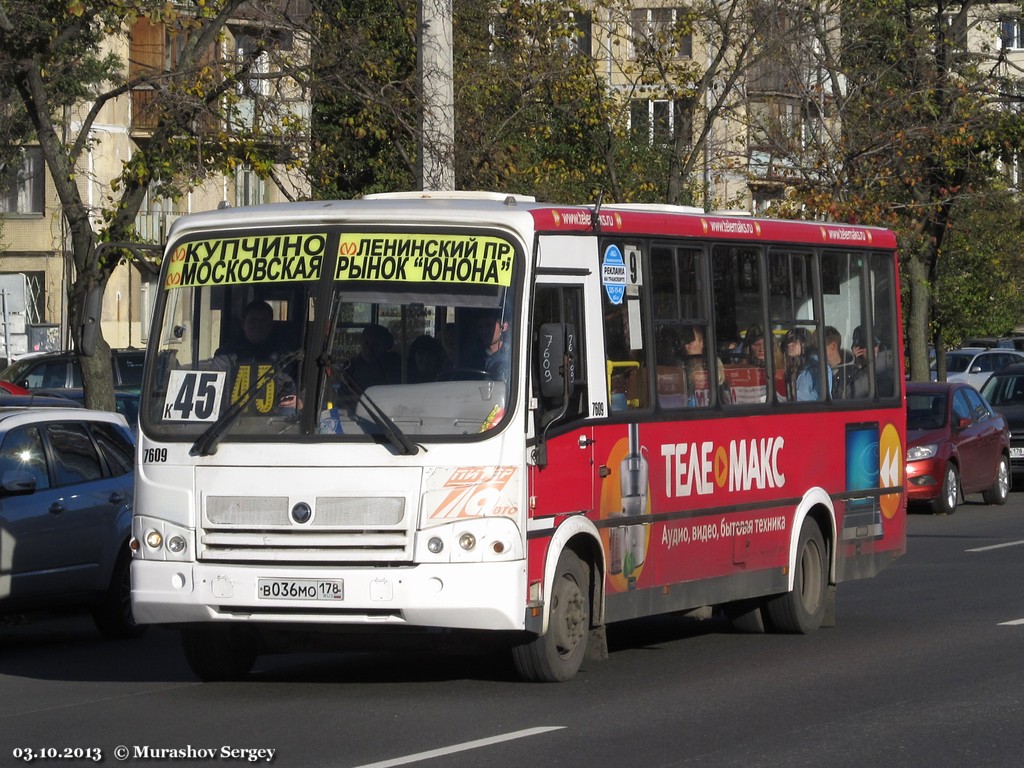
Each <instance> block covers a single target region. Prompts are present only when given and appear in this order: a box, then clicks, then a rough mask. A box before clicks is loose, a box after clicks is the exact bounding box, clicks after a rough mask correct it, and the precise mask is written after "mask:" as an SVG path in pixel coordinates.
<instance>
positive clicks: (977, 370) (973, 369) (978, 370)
mask: <svg viewBox="0 0 1024 768" xmlns="http://www.w3.org/2000/svg"><path fill="white" fill-rule="evenodd" d="M971 373H981V366H980V365H972V366H971Z"/></svg>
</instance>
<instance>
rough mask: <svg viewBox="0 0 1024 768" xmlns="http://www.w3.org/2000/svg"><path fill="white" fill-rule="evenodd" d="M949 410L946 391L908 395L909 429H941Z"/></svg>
mask: <svg viewBox="0 0 1024 768" xmlns="http://www.w3.org/2000/svg"><path fill="white" fill-rule="evenodd" d="M947 412H948V409H947V408H946V393H945V392H925V393H915V394H908V395H907V429H941V428H942V427H944V426H946V413H947Z"/></svg>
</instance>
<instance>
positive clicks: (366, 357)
mask: <svg viewBox="0 0 1024 768" xmlns="http://www.w3.org/2000/svg"><path fill="white" fill-rule="evenodd" d="M394 346H395V337H394V336H392V335H391V331H389V330H388V329H387V328H385V327H384V326H383V325H380V324H378V323H373V324H371V325H368V326H366V327H365V328H363V336H362V343H361V344H360V346H359V355H358V357H355V358H353V359H352V360H351V361H350V362H349V368H348V375H349V378H351V379H352V381H354V382H355V383H356V385H357V386H358V387H359V388H360V390H366V389H367V388H369V387H375V386H378V385H380V384H399V383H401V380H402V358H401V357H400V356H399V354H398V353H397V352H395V351H394Z"/></svg>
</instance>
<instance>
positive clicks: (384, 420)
mask: <svg viewBox="0 0 1024 768" xmlns="http://www.w3.org/2000/svg"><path fill="white" fill-rule="evenodd" d="M338 373H339V374H340V375H341V378H342V381H344V382H345V385H346V386H347V387H348V388H349V389H351V390H352V391H353V392H355V393H356V394H357V395H358V397H357V399H356V405H358V404H359V403H362V404H363V405H364V406H366V412H367V413H368V414H369V415H370V418H371V419H373V423H374V424H376V425H377V427H378V429H380V431H381V432H383V433H384V436H385V437H386V438H387V439H388V442H389V443H391V445H392V446H394V448H395V450H396V451H398V452H399V453H401V454H404V455H405V456H415V455H416V454H417V453H419V452H420V447H419V446H418V445H416V443H414V442H413V441H412V440H410V439H409V436H408V435H406V434H405V432H403V431H402V428H401V427H399V426H398V425H397V424H395V422H394V420H392V418H391V417H390V416H388V415H387V414H386V413H385V412H384V411H383V410H381V408H380V406H379V405H377V403H375V402H374V400H373V398H372V397H370V396H369V395H368V394H366V390H365V389H363V388H362V387H361V386H359V384H358V382H356V381H355V379H353V378H352V376H351V375H349V373H348V371H347V370H346V369H345V368H344V367H343V366H339V367H338Z"/></svg>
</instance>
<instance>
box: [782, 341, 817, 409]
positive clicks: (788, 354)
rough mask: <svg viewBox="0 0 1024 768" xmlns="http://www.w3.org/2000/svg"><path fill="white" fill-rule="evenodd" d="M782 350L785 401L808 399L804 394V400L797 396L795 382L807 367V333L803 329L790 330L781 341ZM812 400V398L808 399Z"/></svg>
mask: <svg viewBox="0 0 1024 768" xmlns="http://www.w3.org/2000/svg"><path fill="white" fill-rule="evenodd" d="M782 350H783V355H784V357H785V368H784V369H783V370H784V373H783V376H784V378H785V381H786V399H787V400H790V401H795V400H799V399H808V398H807V397H806V394H807V393H806V392H805V393H804V394H805V397H804V398H800V397H799V396H798V394H797V380H798V379H799V377H800V374H801V373H803V372H804V370H805V369H806V367H807V365H808V362H809V361H808V357H807V354H806V350H807V331H806V329H804V328H790V329H789V331H787V332H786V335H785V337H783V339H782ZM810 399H813V398H810Z"/></svg>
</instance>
